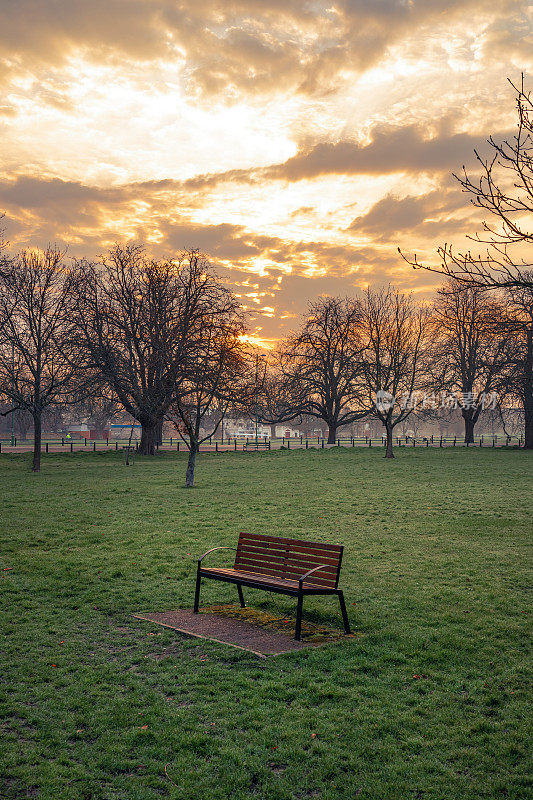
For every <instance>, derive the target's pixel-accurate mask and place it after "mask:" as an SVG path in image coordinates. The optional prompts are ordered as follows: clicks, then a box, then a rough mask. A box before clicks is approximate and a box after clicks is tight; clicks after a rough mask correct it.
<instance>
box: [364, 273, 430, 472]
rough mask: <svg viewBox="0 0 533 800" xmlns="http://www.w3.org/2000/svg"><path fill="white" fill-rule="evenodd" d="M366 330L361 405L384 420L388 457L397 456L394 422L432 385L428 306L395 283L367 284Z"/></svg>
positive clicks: (403, 415) (373, 415)
mask: <svg viewBox="0 0 533 800" xmlns="http://www.w3.org/2000/svg"><path fill="white" fill-rule="evenodd" d="M360 330H361V335H362V337H363V339H364V341H365V347H364V350H363V352H362V359H361V365H362V366H361V371H360V377H359V381H358V401H359V407H360V408H362V409H366V412H367V413H369V414H370V416H372V417H374V418H375V419H378V420H379V421H380V422H381V424H382V425H383V426H384V428H385V432H386V450H385V458H394V452H393V446H392V436H393V431H394V428H395V426H396V425H398V424H399V423H400V422H403V421H404V420H405V419H407V417H408V416H409V415H410V414H411V413H412V412H413V411H414V409H415V407H416V404H415V403H413V402H412V401H413V398H414V397H415V395H416V393H417V392H420V391H422V390H425V389H427V387H428V374H427V346H428V332H429V315H428V311H427V309H426V308H424V307H422V306H418V305H416V304H415V303H414V302H413V300H412V299H411V298H410V297H409V296H407V295H404V294H401V293H400V292H399V291H398V290H397V289H393V288H391V287H390V286H389V287H388V288H386V289H380V290H378V291H373V290H372V289H367V290H366V292H365V294H364V298H363V302H362V305H361V322H360Z"/></svg>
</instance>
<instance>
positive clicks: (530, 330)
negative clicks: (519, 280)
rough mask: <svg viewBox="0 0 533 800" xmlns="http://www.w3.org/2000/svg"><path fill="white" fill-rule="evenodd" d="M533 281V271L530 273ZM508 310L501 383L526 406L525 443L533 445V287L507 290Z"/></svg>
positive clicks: (505, 391) (526, 446) (532, 446)
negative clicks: (504, 359) (504, 358)
mask: <svg viewBox="0 0 533 800" xmlns="http://www.w3.org/2000/svg"><path fill="white" fill-rule="evenodd" d="M530 279H532V282H533V273H530ZM506 299H507V314H506V315H505V317H504V319H503V321H502V322H501V325H502V328H503V332H504V335H505V336H506V342H507V350H506V356H507V358H506V369H505V371H504V373H503V375H502V376H501V381H500V386H501V390H502V392H503V393H504V397H505V398H507V399H515V398H516V399H517V400H518V401H519V403H520V405H521V406H522V408H523V409H524V447H525V448H526V449H528V450H531V449H533V288H527V287H525V286H524V287H512V288H509V289H507V290H506Z"/></svg>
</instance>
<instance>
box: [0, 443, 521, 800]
mask: <svg viewBox="0 0 533 800" xmlns="http://www.w3.org/2000/svg"><path fill="white" fill-rule="evenodd" d="M382 455H383V454H382V452H381V451H379V450H377V449H376V450H367V449H354V450H351V449H343V448H340V449H337V450H329V451H328V450H308V451H291V452H287V451H278V452H272V453H250V454H244V453H238V454H224V455H204V456H201V457H200V459H199V462H198V468H197V469H198V472H197V487H196V488H195V489H193V490H189V491H187V490H185V489H184V488H182V486H183V483H184V471H185V458H186V456H185V454H165V455H160V456H159V457H157V458H155V459H151V460H150V459H141V458H138V459H137V463H136V464H135V466H134V467H129V468H126V467H124V466H123V465H122V456H121V454H120V453H113V452H111V453H102V454H99V453H96V454H91V453H88V454H81V455H79V454H75V455H70V454H64V455H57V456H55V455H50V456H45V457H43V472H42V473H41V474H39V475H34V474H31V473H30V472H29V466H28V464H29V462H28V458H29V456H12V457H11V456H7V455H6V456H0V480H1V486H2V509H1V519H0V526H1V534H2V543H1V551H0V568H1V569H2V571H1V573H0V574H1V575H2V577H1V578H0V589H1V595H2V608H3V611H2V623H1V624H2V640H1V647H2V654H1V658H2V667H1V676H0V679H1V684H0V730H1V746H0V797H1V798H2V800H12V798H17V800H18V799H19V798H34V797H35V798H40V800H152V799H153V798H154V797H167V798H180V800H181V799H183V800H218V799H219V798H228V797H232V798H235V799H236V800H240V799H241V798H256V799H257V800H304V799H305V798H321V800H341V798H342V800H344V799H346V800H352V798H360V800H396V799H398V800H402V799H403V798H408V799H409V800H410V799H412V800H415V798H421V799H422V800H430V799H431V800H460V799H461V798H526V797H529V796H530V789H531V787H530V786H529V787H528V783H527V774H528V772H527V754H528V742H527V729H528V725H527V723H528V717H527V714H528V682H527V680H528V674H527V669H526V665H527V644H528V637H527V632H528V627H527V621H528V620H527V614H526V611H527V605H526V597H527V594H526V593H527V589H528V586H527V584H528V580H529V570H528V551H527V546H528V540H529V541H530V539H531V492H530V489H531V478H532V473H533V459H532V455H531V453H527V452H523V451H517V450H491V449H486V450H480V449H476V450H463V449H460V450H431V449H429V450H422V449H421V450H412V449H409V450H407V449H403V450H400V451H397V458H396V460H395V461H393V462H387V461H384V460H383V458H382ZM243 529H245V530H249V531H256V532H270V533H275V534H279V535H281V536H294V537H301V538H308V539H315V538H316V539H318V540H321V541H331V542H335V543H343V544H344V545H345V546H346V550H345V560H344V565H343V571H342V574H341V585H342V587H343V588H344V590H345V595H346V599H347V602H348V610H349V614H350V619H351V623H352V626H353V628H354V630H355V631H357V632H360V633H362V634H363V635H362V636H359V637H356V638H354V639H350V640H343V641H341V642H340V643H339V644H330V645H326V646H324V647H321V648H316V649H310V650H307V651H305V652H303V653H301V652H299V653H292V654H287V655H284V656H279V657H276V658H272V659H268V660H265V661H262V660H259V659H257V658H256V657H255V656H253V655H251V654H248V653H245V652H242V651H239V650H235V649H233V648H230V647H226V646H223V645H217V644H215V643H206V642H203V641H200V640H197V639H190V638H185V637H182V636H180V635H179V634H177V633H176V632H174V631H171V630H168V629H165V628H158V627H157V626H156V625H154V624H151V623H146V622H141V621H139V620H136V619H133V618H132V616H131V614H132V613H134V612H135V611H138V610H161V611H163V610H169V609H173V608H179V607H190V606H191V604H192V599H193V591H194V578H195V557H197V556H198V555H199V554H200V553H202V552H203V551H204V550H207V549H208V548H209V547H210V546H215V545H218V544H221V545H222V544H229V545H232V544H234V542H235V539H236V534H237V532H238V531H239V530H243ZM213 563H214V562H213ZM5 568H10V569H5ZM245 596H246V599H247V601H248V602H249V603H250V604H253V605H254V606H256V607H258V608H261V609H268V610H275V611H280V612H281V613H283V614H284V615H289V616H294V612H295V602H294V600H292V599H290V598H286V597H283V596H281V595H274V596H271V595H269V594H267V593H263V592H254V591H253V590H250V589H248V591H246V590H245ZM234 600H236V590H235V587H232V586H227V585H223V584H219V583H217V582H215V581H208V582H205V583H204V586H203V589H202V602H203V603H204V604H207V603H212V602H218V601H220V602H223V601H234ZM304 615H305V616H306V617H307V619H310V620H314V621H317V622H321V623H326V624H332V625H340V618H339V613H338V604H337V603H336V601H335V599H334V598H308V599H306V604H305V606H304ZM165 770H166V772H165Z"/></svg>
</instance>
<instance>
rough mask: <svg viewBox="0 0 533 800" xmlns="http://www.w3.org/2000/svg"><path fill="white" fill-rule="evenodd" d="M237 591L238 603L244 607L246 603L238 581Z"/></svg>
mask: <svg viewBox="0 0 533 800" xmlns="http://www.w3.org/2000/svg"><path fill="white" fill-rule="evenodd" d="M237 591H238V592H239V603H240V604H241V608H245V606H246V603H245V602H244V596H243V593H242V586H241V584H240V583H238V584H237Z"/></svg>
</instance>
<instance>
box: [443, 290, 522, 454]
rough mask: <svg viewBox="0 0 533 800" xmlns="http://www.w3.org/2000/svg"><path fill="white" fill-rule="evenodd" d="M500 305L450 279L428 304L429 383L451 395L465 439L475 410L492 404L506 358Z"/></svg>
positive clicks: (469, 438)
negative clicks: (430, 320) (430, 329)
mask: <svg viewBox="0 0 533 800" xmlns="http://www.w3.org/2000/svg"><path fill="white" fill-rule="evenodd" d="M504 312H505V307H504V305H503V304H502V302H501V301H499V300H498V298H496V297H492V296H490V295H489V294H487V292H486V291H485V290H483V289H480V288H478V287H476V286H465V284H464V283H461V281H458V280H455V279H451V280H449V281H448V282H447V283H446V284H445V285H444V286H443V287H442V288H441V289H439V291H438V298H437V300H436V302H435V304H434V306H433V309H432V314H433V323H434V325H433V333H434V336H433V337H432V346H431V371H432V375H433V379H434V385H435V386H438V387H439V388H441V389H444V390H446V391H448V392H449V393H450V394H451V395H452V397H454V398H455V399H456V400H457V403H458V406H459V409H460V411H461V415H462V417H463V420H464V426H465V442H466V443H472V442H473V441H474V427H475V425H476V422H477V421H478V419H479V416H480V414H481V413H482V411H483V410H484V409H485V408H488V407H489V406H490V405H492V401H491V400H489V396H490V395H491V394H492V392H493V390H494V389H495V388H496V386H497V384H498V380H499V376H500V375H501V374H502V372H503V370H504V367H505V363H506V360H507V353H506V351H507V340H508V338H509V334H508V332H505V331H504V330H503V329H502V324H501V323H502V320H503V318H504Z"/></svg>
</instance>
